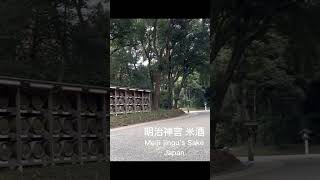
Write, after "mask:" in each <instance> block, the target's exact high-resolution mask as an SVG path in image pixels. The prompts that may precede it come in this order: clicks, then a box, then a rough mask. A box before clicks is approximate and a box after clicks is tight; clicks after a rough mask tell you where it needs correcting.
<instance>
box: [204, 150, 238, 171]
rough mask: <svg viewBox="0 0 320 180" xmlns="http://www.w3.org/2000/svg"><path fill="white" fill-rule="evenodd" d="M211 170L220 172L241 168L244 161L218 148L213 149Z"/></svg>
mask: <svg viewBox="0 0 320 180" xmlns="http://www.w3.org/2000/svg"><path fill="white" fill-rule="evenodd" d="M210 159H211V161H210V172H211V173H212V174H219V173H222V172H226V171H229V170H233V169H238V168H241V166H242V163H241V162H240V160H238V159H237V158H236V157H235V156H234V155H232V154H230V153H228V152H224V151H218V150H211V157H210Z"/></svg>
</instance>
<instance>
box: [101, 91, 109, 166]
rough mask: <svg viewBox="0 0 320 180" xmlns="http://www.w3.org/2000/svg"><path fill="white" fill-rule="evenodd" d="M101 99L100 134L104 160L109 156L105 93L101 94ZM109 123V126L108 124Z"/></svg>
mask: <svg viewBox="0 0 320 180" xmlns="http://www.w3.org/2000/svg"><path fill="white" fill-rule="evenodd" d="M101 98H102V99H101V100H102V115H101V121H102V136H103V141H104V145H103V147H104V156H105V158H106V161H107V160H108V156H109V153H108V152H109V151H108V139H107V136H108V135H109V134H108V132H109V129H110V127H109V126H110V124H109V123H107V105H106V101H105V99H106V98H107V96H106V95H105V94H103V95H101ZM108 125H109V126H108Z"/></svg>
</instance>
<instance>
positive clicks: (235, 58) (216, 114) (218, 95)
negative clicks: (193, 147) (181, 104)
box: [210, 37, 246, 147]
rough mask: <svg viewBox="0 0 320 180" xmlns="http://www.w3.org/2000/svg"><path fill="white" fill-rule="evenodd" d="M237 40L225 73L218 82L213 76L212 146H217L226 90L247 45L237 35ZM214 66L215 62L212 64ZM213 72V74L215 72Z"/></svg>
mask: <svg viewBox="0 0 320 180" xmlns="http://www.w3.org/2000/svg"><path fill="white" fill-rule="evenodd" d="M237 38H238V39H236V42H235V44H234V48H233V51H232V56H231V59H230V62H229V64H228V67H227V70H226V72H225V73H224V76H222V77H221V78H219V79H218V78H217V80H216V81H217V82H214V81H213V78H211V81H210V82H211V87H212V88H215V92H212V93H214V95H211V106H210V109H211V111H210V121H211V123H210V125H211V126H210V129H211V132H210V135H211V137H210V139H211V146H213V147H215V145H216V141H215V138H216V131H217V124H218V122H220V121H221V119H220V113H221V108H222V105H223V101H224V97H225V95H226V92H227V90H228V88H229V85H230V83H231V80H232V78H233V74H234V72H235V70H236V69H238V67H239V65H240V64H241V59H242V54H243V52H244V50H245V47H246V46H245V45H244V44H243V41H242V39H241V38H240V37H237ZM211 66H213V64H211ZM211 72H212V76H214V75H215V74H214V73H213V71H211Z"/></svg>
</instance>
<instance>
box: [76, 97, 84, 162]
mask: <svg viewBox="0 0 320 180" xmlns="http://www.w3.org/2000/svg"><path fill="white" fill-rule="evenodd" d="M76 117H77V127H78V132H77V138H78V150H79V157H80V164H83V159H82V138H81V131H82V127H81V92H77V110H76Z"/></svg>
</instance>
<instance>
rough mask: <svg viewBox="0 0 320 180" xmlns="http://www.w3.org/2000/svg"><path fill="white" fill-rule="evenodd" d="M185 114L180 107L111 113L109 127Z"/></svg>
mask: <svg viewBox="0 0 320 180" xmlns="http://www.w3.org/2000/svg"><path fill="white" fill-rule="evenodd" d="M183 114H185V113H184V112H183V111H182V110H180V109H174V110H159V111H152V112H144V113H132V114H127V115H125V114H123V115H117V116H115V115H112V116H111V117H110V127H111V128H115V127H121V126H128V125H131V124H137V123H143V122H150V121H155V120H159V119H166V118H171V117H177V116H181V115H183Z"/></svg>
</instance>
